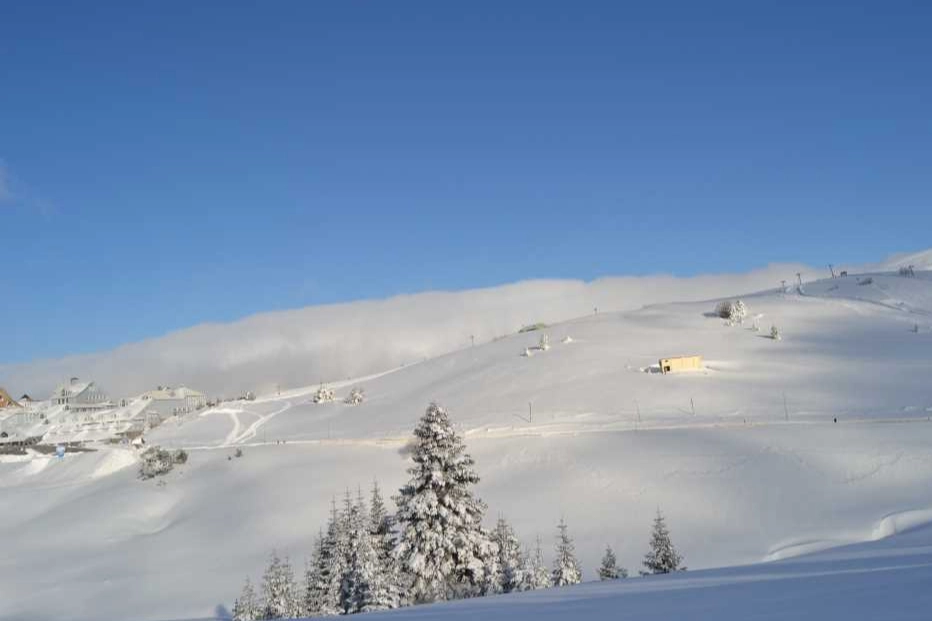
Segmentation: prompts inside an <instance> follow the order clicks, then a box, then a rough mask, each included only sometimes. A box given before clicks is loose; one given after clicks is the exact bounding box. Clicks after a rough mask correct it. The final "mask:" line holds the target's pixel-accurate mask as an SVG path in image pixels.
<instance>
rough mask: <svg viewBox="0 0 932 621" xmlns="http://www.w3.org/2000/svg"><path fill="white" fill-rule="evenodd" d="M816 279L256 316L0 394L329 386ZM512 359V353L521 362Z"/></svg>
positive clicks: (0, 375) (670, 284) (84, 361)
mask: <svg viewBox="0 0 932 621" xmlns="http://www.w3.org/2000/svg"><path fill="white" fill-rule="evenodd" d="M797 272H802V273H803V277H804V278H810V277H813V278H814V277H817V276H824V275H826V274H824V273H823V272H825V270H824V269H817V268H811V267H807V266H804V265H798V264H772V265H769V266H767V267H765V268H762V269H756V270H753V271H750V272H747V273H743V274H717V275H701V276H693V277H685V278H679V277H674V276H665V275H656V276H642V277H609V278H600V279H598V280H595V281H592V282H583V281H578V280H531V281H523V282H518V283H515V284H510V285H503V286H498V287H491V288H485V289H473V290H466V291H459V292H427V293H418V294H413V295H401V296H397V297H392V298H388V299H385V300H374V301H359V302H349V303H344V304H331V305H324V306H308V307H305V308H301V309H295V310H286V311H275V312H267V313H259V314H256V315H252V316H250V317H247V318H244V319H241V320H238V321H234V322H230V323H223V324H202V325H198V326H194V327H191V328H187V329H184V330H179V331H177V332H172V333H170V334H168V335H165V336H162V337H158V338H152V339H148V340H145V341H140V342H137V343H130V344H127V345H123V346H120V347H117V348H115V349H112V350H109V351H104V352H99V353H94V354H87V355H78V356H67V357H64V358H60V359H51V360H38V361H33V362H28V363H22V364H6V365H0V386H4V387H6V388H7V389H8V390H10V391H11V392H15V393H16V394H17V395H19V394H22V393H24V392H28V393H29V394H31V395H32V396H33V397H35V398H45V397H47V396H48V395H49V393H50V392H51V390H52V389H53V388H54V387H55V385H56V384H57V383H59V382H61V381H63V380H65V379H67V378H68V377H72V376H77V377H81V378H86V379H93V380H96V381H97V382H98V383H99V384H100V385H102V386H103V387H104V388H105V389H106V390H107V391H109V393H110V394H111V395H113V396H116V397H120V396H129V395H133V394H137V393H140V392H142V391H144V390H148V389H150V388H152V387H154V386H155V385H157V384H167V385H177V384H187V385H188V386H192V387H195V388H197V389H199V390H203V391H206V392H207V393H209V394H210V395H213V396H236V395H237V394H239V393H241V392H242V391H245V390H254V391H260V392H261V391H270V390H274V388H275V386H276V385H280V386H281V387H282V388H283V389H284V388H287V387H293V386H303V385H308V384H313V383H316V382H319V381H324V382H326V381H333V380H339V379H345V378H347V377H351V376H359V375H364V374H367V373H374V372H378V371H381V370H385V369H389V368H393V367H396V366H399V365H402V364H409V363H412V362H417V361H419V360H422V359H424V358H425V357H431V356H436V355H439V354H442V353H444V352H448V351H451V350H454V349H459V348H462V347H467V346H469V344H470V336H474V337H475V341H476V343H477V344H479V343H482V342H485V341H488V340H491V339H492V338H494V337H497V336H502V335H505V334H509V333H513V332H514V331H516V330H517V329H518V328H519V327H521V326H522V325H525V324H529V323H534V322H539V321H542V322H548V323H549V322H557V321H564V320H567V319H571V318H573V317H579V316H581V315H587V314H590V313H592V312H593V309H594V308H598V309H599V310H600V312H611V311H620V310H630V309H636V308H640V307H641V306H644V305H648V304H656V303H660V302H672V301H696V300H703V299H711V298H716V297H724V296H730V295H738V294H743V293H749V292H754V291H759V290H763V289H772V288H774V287H776V286H778V285H779V283H780V281H781V280H787V281H788V282H790V281H792V280H793V279H794V278H795V275H796V273H797ZM517 353H518V352H516V354H515V355H517Z"/></svg>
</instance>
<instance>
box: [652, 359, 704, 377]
mask: <svg viewBox="0 0 932 621" xmlns="http://www.w3.org/2000/svg"><path fill="white" fill-rule="evenodd" d="M701 370H702V356H677V357H676V358H661V359H660V372H661V373H663V374H664V375H666V374H667V373H679V372H681V371H701Z"/></svg>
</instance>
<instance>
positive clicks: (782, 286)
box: [780, 280, 786, 293]
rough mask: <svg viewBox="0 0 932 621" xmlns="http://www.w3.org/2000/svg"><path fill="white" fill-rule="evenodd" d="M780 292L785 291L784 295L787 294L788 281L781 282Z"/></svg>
mask: <svg viewBox="0 0 932 621" xmlns="http://www.w3.org/2000/svg"><path fill="white" fill-rule="evenodd" d="M780 290H781V291H783V293H786V281H785V280H781V281H780Z"/></svg>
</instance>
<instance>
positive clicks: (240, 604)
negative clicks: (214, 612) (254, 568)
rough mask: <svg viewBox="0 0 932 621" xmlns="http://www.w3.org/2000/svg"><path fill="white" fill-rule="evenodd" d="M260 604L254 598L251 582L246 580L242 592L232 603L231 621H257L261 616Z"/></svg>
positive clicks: (261, 608) (254, 593)
mask: <svg viewBox="0 0 932 621" xmlns="http://www.w3.org/2000/svg"><path fill="white" fill-rule="evenodd" d="M263 612H264V610H263V605H262V602H260V601H259V599H258V598H257V597H256V591H255V589H253V588H252V582H250V580H249V578H246V583H245V584H244V585H243V591H242V592H241V593H240V596H239V597H238V598H236V601H235V602H234V603H233V621H258V620H259V619H261V618H262V616H263Z"/></svg>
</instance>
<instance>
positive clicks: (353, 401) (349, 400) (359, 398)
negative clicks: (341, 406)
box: [343, 386, 366, 405]
mask: <svg viewBox="0 0 932 621" xmlns="http://www.w3.org/2000/svg"><path fill="white" fill-rule="evenodd" d="M365 400H366V391H365V390H363V389H362V388H360V387H359V386H354V387H353V389H352V390H350V393H349V394H348V395H346V398H345V399H343V403H345V404H347V405H359V404H360V403H362V402H363V401H365Z"/></svg>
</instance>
